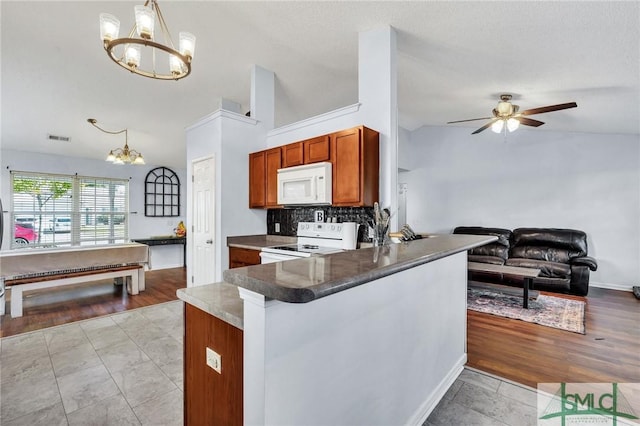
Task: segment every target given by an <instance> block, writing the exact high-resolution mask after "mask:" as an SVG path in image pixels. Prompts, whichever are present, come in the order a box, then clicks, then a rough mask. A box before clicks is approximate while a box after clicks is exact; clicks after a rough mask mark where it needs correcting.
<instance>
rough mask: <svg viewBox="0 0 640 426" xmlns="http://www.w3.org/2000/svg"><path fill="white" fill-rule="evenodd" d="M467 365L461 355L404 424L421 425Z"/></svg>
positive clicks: (464, 355)
mask: <svg viewBox="0 0 640 426" xmlns="http://www.w3.org/2000/svg"><path fill="white" fill-rule="evenodd" d="M466 363H467V354H466V353H465V354H463V355H462V357H461V358H460V359H459V360H458V362H456V363H455V364H454V365H453V367H452V368H451V370H449V373H447V375H446V376H445V377H444V379H442V381H441V382H440V383H439V384H438V386H437V387H436V388H435V389H434V390H433V392H431V394H429V396H428V397H427V399H426V401H424V402H423V403H422V404H421V405H420V407H419V408H418V409H417V410H416V412H415V413H414V414H413V416H411V417H410V418H409V421H407V423H406V424H408V425H418V426H420V425H422V424H424V422H425V421H426V420H427V418H428V417H429V414H431V412H432V411H433V410H434V408H436V406H437V405H438V403H439V402H440V400H441V399H442V397H443V396H444V394H445V393H447V391H448V390H449V388H450V387H451V385H453V382H455V381H456V379H457V378H458V376H459V375H460V373H462V370H464V365H465V364H466Z"/></svg>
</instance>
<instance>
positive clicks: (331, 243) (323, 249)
mask: <svg viewBox="0 0 640 426" xmlns="http://www.w3.org/2000/svg"><path fill="white" fill-rule="evenodd" d="M357 231H358V225H357V224H356V223H355V222H344V223H323V222H299V223H298V232H297V235H298V240H297V242H296V244H287V245H281V246H273V247H264V248H263V249H262V251H261V252H260V263H273V262H281V261H283V260H293V259H299V258H302V257H311V256H320V255H324V254H330V253H337V252H340V251H343V250H353V249H355V248H356V241H357Z"/></svg>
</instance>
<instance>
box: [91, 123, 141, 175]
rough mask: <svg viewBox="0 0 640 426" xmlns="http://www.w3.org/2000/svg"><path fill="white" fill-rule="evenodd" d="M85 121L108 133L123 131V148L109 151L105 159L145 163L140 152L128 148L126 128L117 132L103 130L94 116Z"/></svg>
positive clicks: (120, 162) (121, 162)
mask: <svg viewBox="0 0 640 426" xmlns="http://www.w3.org/2000/svg"><path fill="white" fill-rule="evenodd" d="M87 121H88V122H89V124H91V125H92V126H94V127H95V128H96V129H98V130H100V131H102V132H104V133H108V134H110V135H119V134H120V133H124V148H116V149H112V150H111V151H109V155H107V158H106V159H105V160H106V161H109V162H110V163H113V164H136V165H143V164H145V162H144V158H142V154H141V153H139V152H138V151H136V150H135V149H129V132H128V129H124V130H120V131H117V132H110V131H108V130H104V129H103V128H101V127H99V126H98V124H97V123H98V121H97V120H96V119H95V118H88V119H87Z"/></svg>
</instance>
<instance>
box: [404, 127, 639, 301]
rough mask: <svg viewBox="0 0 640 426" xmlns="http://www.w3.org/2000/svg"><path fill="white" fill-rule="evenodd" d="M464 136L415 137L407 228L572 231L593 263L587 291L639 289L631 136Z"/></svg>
mask: <svg viewBox="0 0 640 426" xmlns="http://www.w3.org/2000/svg"><path fill="white" fill-rule="evenodd" d="M470 133H471V130H470V129H466V128H444V127H423V128H420V129H418V130H416V131H414V132H413V133H412V135H411V141H410V143H409V144H408V146H409V149H411V156H412V158H413V161H412V164H411V165H410V167H408V168H410V169H411V171H410V172H406V173H401V174H400V181H402V182H407V183H408V201H407V204H408V205H407V221H408V223H409V224H411V226H412V227H413V228H414V229H416V230H419V231H423V232H451V231H452V230H453V228H454V227H456V226H459V225H478V226H495V227H502V228H508V229H513V228H517V227H555V228H573V229H579V230H583V231H584V232H586V233H587V236H588V245H589V255H591V256H593V257H594V258H595V259H596V260H597V261H598V271H596V272H593V273H592V275H591V283H592V284H594V285H600V286H607V287H613V288H624V289H629V288H630V287H631V286H632V285H639V284H640V262H639V259H640V138H639V137H638V136H637V135H598V134H586V133H561V132H552V131H544V130H541V129H531V130H529V129H520V130H518V131H517V132H515V133H511V134H508V135H507V139H506V141H505V138H504V136H501V135H496V134H494V133H492V132H490V131H486V132H483V133H481V134H478V135H470ZM402 149H403V150H404V149H405V147H404V146H403V148H402ZM400 157H401V158H402V157H403V155H402V154H400Z"/></svg>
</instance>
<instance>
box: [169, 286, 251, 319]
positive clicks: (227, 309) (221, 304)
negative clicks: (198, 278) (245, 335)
mask: <svg viewBox="0 0 640 426" xmlns="http://www.w3.org/2000/svg"><path fill="white" fill-rule="evenodd" d="M176 294H177V295H178V298H179V299H180V300H183V301H185V302H187V303H189V304H190V305H193V306H195V307H196V308H198V309H200V310H202V311H204V312H206V313H208V314H210V315H213V316H214V317H216V318H220V319H221V320H223V321H225V322H227V323H229V324H231V325H233V326H234V327H236V328H239V329H240V330H242V329H243V327H244V308H243V304H242V299H240V295H239V294H238V287H236V286H235V285H231V284H227V283H215V284H207V285H203V286H198V287H189V288H181V289H179V290H178V291H177V292H176Z"/></svg>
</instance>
